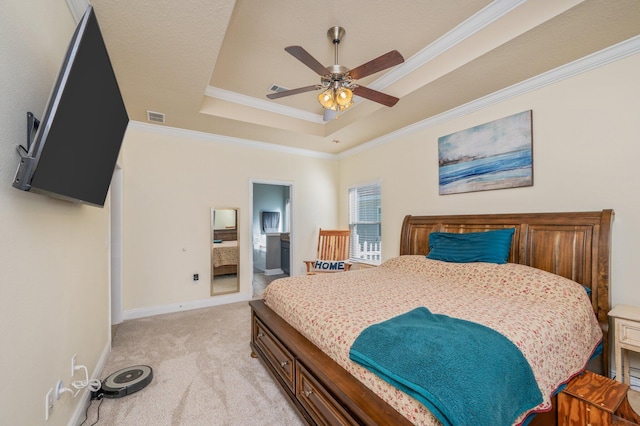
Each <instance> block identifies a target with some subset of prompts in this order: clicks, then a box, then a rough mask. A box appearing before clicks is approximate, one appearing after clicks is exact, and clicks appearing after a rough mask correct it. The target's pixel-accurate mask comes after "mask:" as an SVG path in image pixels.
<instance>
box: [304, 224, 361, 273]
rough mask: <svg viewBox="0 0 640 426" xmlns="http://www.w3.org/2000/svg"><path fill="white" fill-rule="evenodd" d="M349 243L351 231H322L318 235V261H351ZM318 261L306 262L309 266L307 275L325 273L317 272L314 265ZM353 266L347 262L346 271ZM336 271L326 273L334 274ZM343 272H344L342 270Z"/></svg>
mask: <svg viewBox="0 0 640 426" xmlns="http://www.w3.org/2000/svg"><path fill="white" fill-rule="evenodd" d="M349 241H350V231H349V230H348V229H347V230H326V229H320V232H319V234H318V252H317V255H316V260H324V261H348V260H349ZM316 260H305V261H304V263H305V265H306V266H307V275H313V274H315V273H318V272H320V273H322V272H324V271H320V270H316V269H315V267H314V265H315V263H316ZM350 268H351V264H350V263H348V262H345V264H344V271H348V270H349V269H350ZM334 271H335V270H331V271H326V272H334ZM340 271H342V270H340Z"/></svg>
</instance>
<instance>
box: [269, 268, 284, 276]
mask: <svg viewBox="0 0 640 426" xmlns="http://www.w3.org/2000/svg"><path fill="white" fill-rule="evenodd" d="M264 274H265V275H281V274H284V271H283V270H282V269H280V268H278V269H265V270H264Z"/></svg>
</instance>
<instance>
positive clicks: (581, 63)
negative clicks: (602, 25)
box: [337, 36, 640, 158]
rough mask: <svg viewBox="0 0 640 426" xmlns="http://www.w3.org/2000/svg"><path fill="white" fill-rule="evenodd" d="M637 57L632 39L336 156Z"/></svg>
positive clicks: (639, 49) (638, 46)
mask: <svg viewBox="0 0 640 426" xmlns="http://www.w3.org/2000/svg"><path fill="white" fill-rule="evenodd" d="M638 53H640V36H635V37H632V38H630V39H628V40H625V41H623V42H620V43H618V44H616V45H613V46H611V47H608V48H606V49H603V50H601V51H599V52H596V53H593V54H591V55H587V56H585V57H583V58H581V59H577V60H575V61H573V62H570V63H568V64H566V65H563V66H560V67H558V68H555V69H553V70H550V71H547V72H545V73H542V74H539V75H537V76H535V77H532V78H530V79H528V80H525V81H523V82H520V83H517V84H514V85H512V86H510V87H507V88H504V89H502V90H499V91H497V92H494V93H492V94H490V95H487V96H484V97H482V98H478V99H476V100H474V101H471V102H468V103H466V104H464V105H461V106H459V107H456V108H453V109H450V110H449V111H445V112H443V113H441V114H438V115H434V116H433V117H429V118H427V119H424V120H422V121H418V122H416V123H413V124H411V125H409V126H406V127H403V128H401V129H398V130H396V131H394V132H391V133H387V134H386V135H383V136H380V137H378V138H375V139H372V140H371V141H369V142H366V143H364V144H361V145H358V146H357V147H355V148H351V149H348V150H346V151H343V152H341V153H339V154H337V155H338V158H345V157H349V156H352V155H355V154H357V153H360V152H363V151H366V150H369V149H371V148H374V147H376V146H380V145H384V144H386V143H389V142H393V141H394V140H397V139H399V138H401V137H403V136H407V135H410V134H412V133H415V132H418V131H420V130H424V129H428V128H431V127H435V126H438V125H440V124H442V123H444V122H447V121H449V120H453V119H455V118H458V117H462V116H464V115H467V114H471V113H473V112H476V111H478V110H481V109H483V108H487V107H490V106H492V105H495V104H498V103H501V102H504V101H506V100H508V99H511V98H514V97H517V96H521V95H524V94H525V93H529V92H532V91H534V90H538V89H540V88H543V87H545V86H548V85H550V84H554V83H557V82H559V81H561V80H565V79H567V78H571V77H574V76H576V75H578V74H582V73H584V72H587V71H591V70H593V69H596V68H599V67H602V66H604V65H607V64H610V63H612V62H616V61H619V60H621V59H624V58H627V57H629V56H632V55H635V54H638Z"/></svg>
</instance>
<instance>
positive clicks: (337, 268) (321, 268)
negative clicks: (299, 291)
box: [313, 260, 347, 272]
mask: <svg viewBox="0 0 640 426" xmlns="http://www.w3.org/2000/svg"><path fill="white" fill-rule="evenodd" d="M345 263H347V261H346V260H316V261H315V262H313V270H314V271H317V272H343V271H344V269H345V267H344V265H345Z"/></svg>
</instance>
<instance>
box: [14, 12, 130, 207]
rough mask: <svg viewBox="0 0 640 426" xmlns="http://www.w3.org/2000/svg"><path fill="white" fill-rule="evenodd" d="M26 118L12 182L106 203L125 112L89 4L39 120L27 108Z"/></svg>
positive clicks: (91, 202)
mask: <svg viewBox="0 0 640 426" xmlns="http://www.w3.org/2000/svg"><path fill="white" fill-rule="evenodd" d="M27 121H28V123H27V129H28V131H27V133H28V135H27V146H26V147H24V146H22V145H19V146H18V147H17V148H18V152H19V153H20V157H21V158H20V164H19V165H18V170H17V172H16V176H15V178H14V181H13V186H14V187H16V188H18V189H21V190H23V191H33V192H41V193H45V194H48V195H51V196H54V197H58V198H62V199H66V200H70V201H76V202H80V203H85V204H89V205H94V206H99V207H102V206H104V203H105V200H106V197H107V192H108V191H109V185H110V183H111V178H112V176H113V171H114V169H115V166H116V162H117V159H118V153H119V152H120V146H121V145H122V139H123V137H124V134H125V131H126V128H127V124H128V123H129V117H128V115H127V111H126V109H125V105H124V102H123V100H122V96H121V94H120V89H119V87H118V82H117V81H116V77H115V74H114V72H113V68H112V66H111V61H110V59H109V55H108V53H107V49H106V46H105V43H104V40H103V38H102V34H101V32H100V27H99V25H98V21H97V19H96V15H95V12H94V10H93V7H92V6H89V7H88V8H87V10H86V12H85V14H84V16H83V17H82V20H81V21H80V23H79V24H78V27H77V28H76V31H75V33H74V35H73V38H72V39H71V42H70V44H69V48H68V49H67V53H66V56H65V59H64V62H63V64H62V67H61V69H60V72H59V74H58V78H57V80H56V83H55V86H54V87H53V90H52V92H51V95H50V97H49V100H48V102H47V105H46V107H45V111H44V115H43V117H42V119H41V121H38V120H37V119H35V118H34V117H33V115H31V114H30V113H29V114H28V120H27ZM36 129H37V130H36ZM34 134H35V136H33V135H34Z"/></svg>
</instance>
